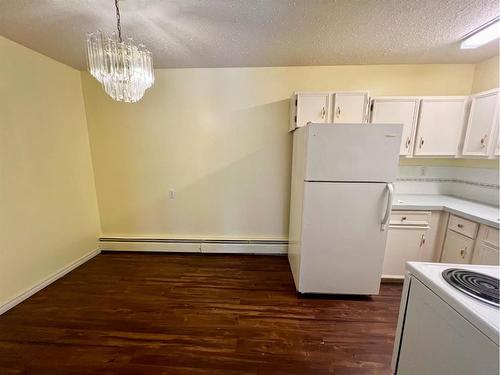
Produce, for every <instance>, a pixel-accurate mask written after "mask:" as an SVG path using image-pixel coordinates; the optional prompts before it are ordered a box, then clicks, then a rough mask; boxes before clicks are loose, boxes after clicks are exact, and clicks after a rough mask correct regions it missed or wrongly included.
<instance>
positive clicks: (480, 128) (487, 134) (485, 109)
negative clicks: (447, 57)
mask: <svg viewBox="0 0 500 375" xmlns="http://www.w3.org/2000/svg"><path fill="white" fill-rule="evenodd" d="M497 111H498V90H491V91H487V92H484V93H481V94H477V95H474V96H473V97H472V105H471V108H470V114H469V121H468V123H467V131H466V133H465V140H464V148H463V151H462V154H463V155H475V156H488V153H489V150H490V147H494V146H496V144H495V142H494V140H493V139H492V138H493V133H494V125H495V122H496V121H497Z"/></svg>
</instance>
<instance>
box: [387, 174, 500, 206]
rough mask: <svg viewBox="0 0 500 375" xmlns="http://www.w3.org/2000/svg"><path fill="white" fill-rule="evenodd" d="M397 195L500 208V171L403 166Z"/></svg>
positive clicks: (397, 186) (397, 184)
mask: <svg viewBox="0 0 500 375" xmlns="http://www.w3.org/2000/svg"><path fill="white" fill-rule="evenodd" d="M396 193H397V194H445V195H453V196H456V197H460V198H464V199H469V200H473V201H477V202H481V203H486V204H491V205H495V206H498V205H499V171H498V170H496V169H486V168H467V167H435V166H432V167H429V166H400V167H399V178H398V180H397V181H396Z"/></svg>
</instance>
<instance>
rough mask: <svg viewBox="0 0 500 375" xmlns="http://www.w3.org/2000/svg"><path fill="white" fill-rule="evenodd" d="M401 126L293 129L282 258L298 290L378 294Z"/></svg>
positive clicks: (311, 126) (301, 291) (325, 126)
mask: <svg viewBox="0 0 500 375" xmlns="http://www.w3.org/2000/svg"><path fill="white" fill-rule="evenodd" d="M402 129H403V126H402V125H400V124H308V125H306V126H304V127H302V128H299V129H297V130H296V131H295V132H294V134H293V161H292V184H291V185H292V186H291V203H290V229H289V231H290V232H289V248H288V258H289V261H290V267H291V270H292V274H293V279H294V282H295V286H296V289H297V291H298V292H300V293H331V294H362V295H370V294H378V292H379V288H380V277H381V275H382V265H383V262H384V252H385V243H386V238H387V227H388V222H389V218H390V213H391V205H392V196H393V182H394V180H395V179H396V177H397V175H398V164H399V148H400V144H401V133H402Z"/></svg>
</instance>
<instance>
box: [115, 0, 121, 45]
mask: <svg viewBox="0 0 500 375" xmlns="http://www.w3.org/2000/svg"><path fill="white" fill-rule="evenodd" d="M118 1H119V0H115V8H116V28H117V29H118V40H119V41H120V42H123V39H122V25H121V23H120V8H119V6H118Z"/></svg>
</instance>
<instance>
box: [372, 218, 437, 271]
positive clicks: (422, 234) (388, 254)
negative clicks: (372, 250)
mask: <svg viewBox="0 0 500 375" xmlns="http://www.w3.org/2000/svg"><path fill="white" fill-rule="evenodd" d="M432 222H433V220H432V213H431V212H430V211H399V210H395V211H393V212H392V213H391V220H390V223H389V224H390V225H389V230H388V232H387V243H386V246H385V256H384V266H383V269H382V277H383V278H384V279H403V278H404V275H405V273H406V262H411V261H431V260H432V259H431V257H432V255H429V252H428V251H427V250H428V248H429V245H431V246H432V244H430V243H429V241H428V239H429V237H432V235H431V233H430V232H431V227H430V224H431V223H432ZM431 239H432V238H431ZM431 242H432V241H431Z"/></svg>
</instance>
